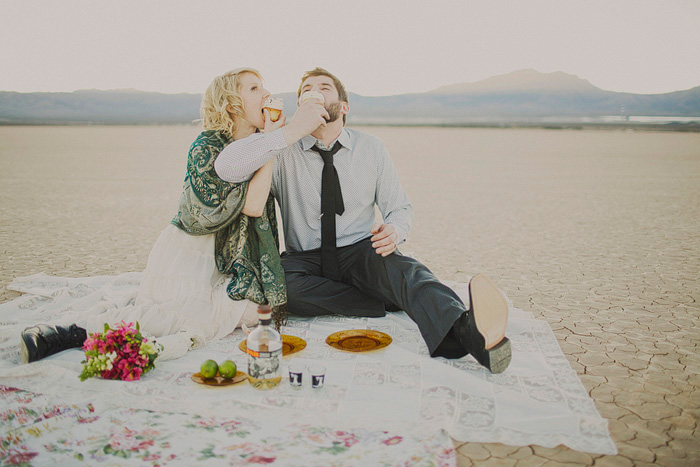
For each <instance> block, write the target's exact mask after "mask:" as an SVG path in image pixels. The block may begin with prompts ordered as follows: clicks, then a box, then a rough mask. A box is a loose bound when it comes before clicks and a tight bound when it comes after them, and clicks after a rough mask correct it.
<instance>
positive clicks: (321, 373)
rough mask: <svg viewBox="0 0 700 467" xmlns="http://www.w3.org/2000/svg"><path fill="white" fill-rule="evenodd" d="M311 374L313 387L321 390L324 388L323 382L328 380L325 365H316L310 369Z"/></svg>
mask: <svg viewBox="0 0 700 467" xmlns="http://www.w3.org/2000/svg"><path fill="white" fill-rule="evenodd" d="M309 372H310V373H311V387H312V388H314V389H319V388H322V387H323V382H324V380H325V379H326V367H325V366H323V365H314V366H312V367H311V368H309Z"/></svg>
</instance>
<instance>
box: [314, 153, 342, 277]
mask: <svg viewBox="0 0 700 467" xmlns="http://www.w3.org/2000/svg"><path fill="white" fill-rule="evenodd" d="M341 147H342V145H341V144H340V143H339V142H336V143H335V146H333V149H331V150H329V151H325V150H323V149H319V148H318V147H316V146H313V147H311V149H312V150H314V151H316V152H317V153H318V154H319V155H320V156H321V157H322V158H323V175H322V176H321V271H322V274H323V277H326V278H328V279H332V280H335V281H339V280H340V268H339V267H338V254H337V252H336V249H335V248H336V245H335V240H336V234H335V215H336V214H338V215H342V214H343V212H345V205H344V204H343V192H342V191H341V190H340V180H339V179H338V171H337V170H336V169H335V166H334V165H333V154H335V153H336V152H338V151H339V150H340V148H341Z"/></svg>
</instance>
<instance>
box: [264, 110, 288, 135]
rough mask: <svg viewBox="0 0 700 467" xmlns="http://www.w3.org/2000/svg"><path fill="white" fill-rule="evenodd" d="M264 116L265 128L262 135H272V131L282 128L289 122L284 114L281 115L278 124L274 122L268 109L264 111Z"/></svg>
mask: <svg viewBox="0 0 700 467" xmlns="http://www.w3.org/2000/svg"><path fill="white" fill-rule="evenodd" d="M263 115H264V116H265V128H263V130H262V133H270V132H271V131H275V130H277V129H279V128H282V127H283V126H284V124H285V122H286V121H287V117H285V116H284V114H280V118H279V119H278V120H277V121H276V122H273V121H272V120H271V119H270V111H269V110H267V109H263Z"/></svg>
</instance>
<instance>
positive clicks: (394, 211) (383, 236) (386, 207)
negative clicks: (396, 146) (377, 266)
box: [371, 144, 413, 256]
mask: <svg viewBox="0 0 700 467" xmlns="http://www.w3.org/2000/svg"><path fill="white" fill-rule="evenodd" d="M381 149H382V150H381V153H380V160H379V163H378V171H377V188H376V195H375V196H376V203H377V206H379V210H380V211H381V213H382V216H383V217H384V224H375V225H373V226H372V229H371V233H372V234H373V236H372V238H371V240H372V242H373V243H372V247H373V248H375V250H376V252H377V254H380V255H382V256H387V255H389V254H391V253H393V252H394V250H395V249H396V247H397V246H398V245H399V244H400V243H403V242H404V241H406V238H407V237H408V232H410V230H411V221H412V220H413V206H411V202H410V201H409V200H408V195H407V194H406V192H405V191H404V189H403V187H402V186H401V182H400V181H399V175H398V173H397V172H396V168H395V167H394V164H393V163H392V162H391V158H390V157H389V151H387V149H386V147H385V146H384V145H383V144H382V148H381Z"/></svg>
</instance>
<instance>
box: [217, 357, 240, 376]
mask: <svg viewBox="0 0 700 467" xmlns="http://www.w3.org/2000/svg"><path fill="white" fill-rule="evenodd" d="M237 371H238V368H236V364H235V363H233V362H232V361H231V360H224V361H223V362H221V365H219V374H220V375H221V376H222V377H223V378H224V379H231V378H233V377H234V376H236V372H237Z"/></svg>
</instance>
